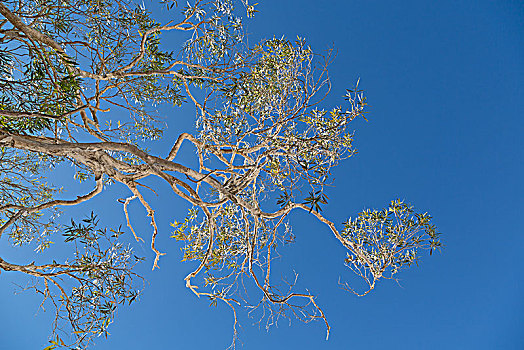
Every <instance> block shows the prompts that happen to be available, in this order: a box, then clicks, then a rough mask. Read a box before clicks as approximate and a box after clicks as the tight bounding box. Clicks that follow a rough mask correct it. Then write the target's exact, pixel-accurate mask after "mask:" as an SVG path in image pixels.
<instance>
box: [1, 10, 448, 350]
mask: <svg viewBox="0 0 524 350" xmlns="http://www.w3.org/2000/svg"><path fill="white" fill-rule="evenodd" d="M161 3H162V6H165V7H166V10H167V11H168V14H169V16H170V17H171V18H172V20H170V21H168V22H167V23H159V22H157V21H156V20H155V18H154V16H153V15H152V14H151V13H149V12H148V11H147V9H146V8H145V7H144V6H143V5H141V4H134V3H133V2H132V1H128V0H122V1H120V0H118V1H114V0H111V1H106V0H95V1H84V0H65V1H60V2H58V1H57V2H49V1H40V0H30V1H25V2H19V1H4V2H1V3H0V14H1V15H2V16H3V17H2V18H0V86H1V92H0V167H1V169H2V175H1V178H0V225H1V226H0V238H2V239H7V240H9V242H10V243H11V244H12V245H14V246H27V247H31V248H32V249H34V250H35V252H36V253H35V255H36V256H35V259H34V260H35V261H43V260H46V259H47V262H44V263H35V262H32V263H27V262H26V263H14V262H10V261H5V260H3V259H2V257H0V271H1V270H4V271H16V272H18V273H23V274H27V275H30V276H32V277H34V283H33V284H31V285H30V288H32V289H34V290H35V291H37V292H38V293H40V294H41V296H42V305H51V306H52V307H54V309H55V311H56V317H55V319H54V322H53V325H51V329H52V333H53V335H52V338H51V339H52V340H51V345H50V346H49V348H50V349H52V348H55V347H60V346H64V347H65V346H69V347H78V348H84V347H86V346H88V345H89V344H90V343H91V341H92V338H93V337H98V336H100V335H106V336H107V329H108V326H109V325H110V324H111V323H112V321H113V318H114V316H115V312H116V308H117V306H118V305H120V304H124V303H128V304H130V303H132V302H133V301H135V300H137V297H138V296H139V293H140V290H141V289H142V287H143V282H142V280H143V279H142V277H141V276H139V275H138V274H137V273H136V272H134V270H133V267H134V266H135V265H136V264H137V263H139V262H140V261H142V260H144V258H142V257H140V256H137V255H136V253H135V252H134V250H133V247H132V246H131V245H129V244H127V243H125V242H124V240H122V236H123V235H129V234H131V235H133V237H134V239H136V241H139V240H142V241H144V240H147V241H149V243H150V246H151V250H152V251H153V252H154V259H153V261H152V262H151V264H152V267H153V269H155V268H156V267H158V266H159V261H161V256H162V255H163V254H165V253H164V250H163V248H162V247H158V246H157V245H156V243H155V241H156V238H157V235H159V234H165V233H164V232H159V229H158V224H157V219H156V218H155V203H153V202H152V201H150V200H148V199H147V198H146V196H145V195H144V193H145V192H147V191H154V189H152V188H150V187H149V186H147V185H145V184H144V183H143V180H145V179H146V178H150V177H155V178H158V179H159V180H161V181H163V182H165V183H166V184H167V185H168V186H169V187H170V188H171V190H172V192H173V194H174V195H176V196H178V197H180V198H182V199H184V200H185V201H187V203H188V205H189V208H190V209H189V211H188V212H187V215H185V218H184V213H181V217H183V219H178V220H179V221H176V220H175V218H174V222H173V223H172V226H173V232H172V233H171V237H172V238H173V239H175V240H178V241H180V242H181V244H182V247H183V260H184V261H188V262H190V263H192V264H193V266H194V270H193V272H191V273H190V274H188V275H187V277H186V278H185V284H186V286H187V288H188V290H190V291H192V292H193V293H194V294H196V295H197V296H200V297H207V298H208V299H210V300H211V302H212V303H219V302H223V303H225V304H227V305H228V306H230V307H231V310H232V312H233V314H234V316H235V317H234V319H235V321H234V323H235V324H234V329H235V331H234V333H235V334H234V337H236V323H237V317H236V315H237V312H238V310H239V309H241V308H249V309H250V310H253V309H255V310H263V312H261V315H262V316H261V317H265V318H267V319H268V320H271V319H272V318H274V317H297V318H299V319H301V320H302V321H305V322H308V321H311V320H314V319H320V320H322V321H323V322H325V324H326V327H327V334H328V335H329V330H330V326H329V323H328V319H327V317H326V315H325V314H324V312H323V311H322V309H321V307H320V305H319V304H318V303H317V302H316V301H315V297H314V295H312V294H310V293H309V292H305V291H300V290H296V288H294V283H293V282H289V281H288V282H285V283H284V282H282V281H279V280H278V279H275V278H274V277H273V276H272V274H271V264H272V261H273V260H274V259H275V256H276V250H277V249H278V248H279V247H280V246H281V245H282V244H285V243H287V242H289V241H292V240H293V239H294V233H293V231H292V228H291V226H290V225H289V222H288V215H289V214H290V213H291V212H293V211H296V210H301V211H305V212H307V213H309V214H310V216H311V217H312V220H320V221H321V222H322V223H324V224H326V230H329V231H331V232H332V234H333V235H334V236H335V237H336V239H337V240H338V242H339V243H340V244H342V246H343V247H345V248H346V250H347V255H346V256H345V257H341V262H342V263H343V264H345V265H346V266H347V267H348V268H350V269H351V270H353V271H354V272H355V273H356V274H357V275H358V276H360V277H361V278H362V279H363V280H364V281H365V283H366V284H367V287H368V288H367V289H365V290H357V289H355V288H354V287H352V286H350V285H349V283H344V284H343V285H342V286H343V288H345V289H347V290H348V291H350V292H353V293H355V294H357V295H364V294H367V293H368V292H369V291H371V290H373V289H374V288H375V285H376V282H377V281H378V280H380V279H382V278H386V279H394V278H395V275H396V273H397V272H399V271H400V270H401V269H402V268H404V267H408V266H410V265H412V264H414V263H415V262H416V261H417V258H418V255H419V252H420V251H421V250H428V251H429V253H430V254H431V253H432V252H433V250H435V249H438V248H439V247H440V245H441V243H440V240H439V233H438V232H437V230H436V228H435V226H434V225H433V224H432V223H431V216H430V215H428V214H427V213H418V212H415V211H414V209H413V207H411V206H410V205H408V204H406V203H404V202H403V201H400V200H393V201H392V202H391V203H390V204H389V205H388V206H387V207H386V208H385V209H382V210H367V211H364V212H362V213H360V214H358V216H357V217H355V218H349V219H348V220H347V221H346V222H344V223H342V224H341V225H336V224H335V223H333V222H332V221H330V220H329V219H328V218H327V217H326V216H325V215H324V209H325V208H327V207H328V201H329V198H328V197H327V195H326V194H325V189H326V188H327V187H328V186H332V185H333V181H332V180H333V179H332V176H331V170H332V169H333V168H334V167H336V166H337V164H338V163H339V162H340V161H342V160H345V159H347V158H349V157H351V156H352V155H354V154H355V152H356V150H355V148H354V146H353V137H354V135H353V131H352V130H351V129H350V126H349V125H350V123H351V121H353V120H354V119H355V118H364V114H365V113H366V110H365V109H366V98H365V96H364V92H363V91H362V90H360V88H359V87H358V82H357V84H356V85H355V86H354V87H352V88H349V89H348V90H347V91H346V95H345V101H344V105H342V106H331V107H329V106H325V98H326V96H327V95H328V94H329V92H330V88H331V85H330V80H329V76H328V66H329V63H330V62H331V60H332V59H333V54H332V52H331V51H328V52H326V53H324V54H322V55H321V54H316V53H314V52H313V51H312V50H311V48H310V47H309V46H308V45H307V43H306V41H305V40H304V39H302V38H297V39H295V40H288V39H286V38H273V39H269V40H265V41H263V42H260V43H258V44H256V45H249V44H248V41H247V40H246V37H245V34H244V29H243V28H244V27H243V25H244V24H243V21H245V20H246V18H250V17H253V16H254V15H255V13H256V12H257V11H256V8H255V6H254V5H252V4H250V3H248V2H247V1H246V0H242V1H237V2H235V1H232V0H214V1H204V0H193V1H189V2H188V3H187V4H185V5H182V4H178V3H177V2H176V1H170V0H166V1H162V2H161ZM177 33H178V34H177ZM169 35H173V36H175V37H176V38H180V39H179V40H180V45H179V47H166V45H165V44H164V43H165V40H164V38H165V37H166V36H169ZM341 102H342V101H341ZM186 104H187V105H192V106H194V109H195V117H194V118H195V127H194V129H193V130H187V132H184V133H181V134H180V135H179V137H178V138H177V139H176V140H175V141H174V142H173V143H172V145H171V148H170V149H166V150H165V153H164V154H162V155H161V154H155V153H153V152H151V151H150V150H149V149H148V147H149V146H150V145H151V144H152V142H154V141H155V140H159V139H161V138H162V137H163V130H164V128H165V127H166V126H167V125H169V124H170V123H176V120H172V119H173V118H171V117H165V116H162V115H159V113H158V107H159V106H160V105H169V106H172V108H173V109H176V108H180V107H182V106H183V105H186ZM183 143H188V144H189V145H191V147H192V148H193V149H194V151H195V157H196V159H197V162H196V163H197V164H198V165H197V166H196V167H194V166H191V165H188V164H184V163H183V162H181V161H179V159H180V155H179V150H180V148H181V146H182V144H183ZM64 165H71V166H72V167H73V168H74V171H75V174H74V180H75V181H78V182H87V183H91V184H92V186H93V187H92V190H91V191H90V192H88V193H78V194H73V195H72V194H71V193H70V192H68V191H63V189H62V187H63V186H67V184H66V183H64V184H62V183H58V184H52V183H51V182H52V179H53V174H54V173H55V172H57V171H60V169H62V167H63V166H64ZM115 183H118V184H121V185H123V187H124V188H125V189H126V190H127V193H122V194H121V196H123V197H122V198H121V199H120V200H119V202H120V205H121V206H122V210H123V212H124V213H125V217H126V222H125V223H124V225H125V226H124V227H121V228H118V229H116V228H109V227H105V226H104V225H103V215H101V213H91V214H89V213H86V214H87V216H86V217H82V218H73V219H69V218H68V219H65V218H67V211H66V210H65V208H66V207H68V206H74V205H77V204H80V203H83V202H86V201H89V200H91V199H92V198H94V197H95V196H97V195H98V194H100V193H101V192H103V191H111V190H113V189H114V188H115V187H114V186H113V187H112V186H110V185H112V184H115ZM57 186H58V187H57ZM118 188H121V187H118ZM75 196H76V197H75ZM71 197H74V199H71ZM132 201H137V202H139V203H140V204H141V205H142V206H143V207H144V208H145V209H146V211H147V216H148V219H147V220H149V221H150V223H151V232H150V233H146V232H137V231H136V230H135V229H134V226H133V222H136V221H137V220H141V218H139V217H133V216H132V215H130V214H129V212H128V205H129V204H130V203H131V202H132ZM297 234H298V235H299V234H300V233H297ZM53 236H58V237H62V241H63V242H64V245H65V246H66V247H69V249H70V252H71V253H70V255H69V256H67V257H64V258H61V259H59V257H55V256H52V255H51V256H50V255H48V254H46V253H47V252H48V248H49V247H50V245H51V244H53V241H52V239H53V240H55V241H56V240H57V239H58V238H52V237H53ZM247 284H249V286H248V287H246V285H247ZM269 323H270V322H268V324H269Z"/></svg>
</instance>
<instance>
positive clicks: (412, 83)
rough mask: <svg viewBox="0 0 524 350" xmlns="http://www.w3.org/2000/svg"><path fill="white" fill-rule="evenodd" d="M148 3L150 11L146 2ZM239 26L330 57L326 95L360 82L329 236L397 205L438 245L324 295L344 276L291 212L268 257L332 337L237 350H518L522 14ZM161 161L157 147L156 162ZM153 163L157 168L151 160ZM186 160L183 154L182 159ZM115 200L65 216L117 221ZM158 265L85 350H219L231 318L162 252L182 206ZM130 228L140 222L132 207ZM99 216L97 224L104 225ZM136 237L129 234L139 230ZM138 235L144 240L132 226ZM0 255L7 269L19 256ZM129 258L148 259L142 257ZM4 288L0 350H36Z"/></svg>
mask: <svg viewBox="0 0 524 350" xmlns="http://www.w3.org/2000/svg"><path fill="white" fill-rule="evenodd" d="M146 4H147V3H146ZM257 8H258V10H259V11H260V12H259V13H258V14H257V16H256V18H255V19H254V20H252V21H250V22H249V24H248V32H250V33H251V36H250V42H251V43H255V42H257V41H259V40H260V39H262V38H267V39H269V38H271V37H273V36H277V37H281V36H282V35H285V36H287V37H289V38H295V37H296V35H299V36H301V37H305V38H306V39H307V41H308V42H309V44H310V45H311V47H312V48H313V49H314V50H315V51H322V50H325V49H327V48H328V47H329V46H330V45H334V46H335V47H336V49H337V50H338V56H337V58H336V60H335V62H334V63H333V64H332V66H331V70H330V75H331V77H332V82H333V88H332V94H331V96H330V98H329V100H328V101H327V104H331V105H340V104H342V103H343V99H342V96H343V95H344V93H345V89H346V88H348V87H351V86H352V85H353V84H354V83H355V81H356V80H357V79H358V78H360V85H361V87H362V88H363V89H365V90H366V94H367V97H368V102H369V105H370V107H369V109H368V111H369V115H368V117H369V118H368V119H369V121H368V122H365V121H355V122H354V125H353V127H354V129H355V131H356V142H355V145H356V147H357V149H358V150H359V153H358V155H357V156H356V157H354V158H351V159H349V160H348V161H346V162H344V163H342V164H341V165H340V166H339V167H338V168H337V169H336V171H335V172H334V176H335V177H336V187H335V188H332V189H329V190H328V192H327V194H328V196H329V197H330V204H329V205H328V206H327V207H326V208H325V209H324V213H325V215H326V216H328V217H329V218H330V219H332V220H333V221H335V222H337V223H342V222H343V221H344V220H345V219H347V218H348V217H349V216H354V215H356V214H357V213H358V212H359V211H361V210H363V209H365V208H369V207H371V208H382V207H384V206H386V205H387V204H388V203H389V201H390V200H392V199H395V198H401V199H405V200H406V201H408V202H410V203H412V204H413V205H415V207H416V208H417V209H419V210H421V211H428V212H429V213H431V214H432V215H433V217H434V223H435V224H436V225H437V226H438V228H439V231H440V232H442V233H443V236H442V240H443V243H444V245H445V248H444V249H443V251H442V253H441V254H433V256H431V257H430V256H423V257H422V259H421V261H420V262H419V264H418V265H419V266H418V267H414V268H412V269H410V270H407V271H405V272H402V273H401V274H400V275H399V278H400V279H401V281H400V286H399V285H397V284H396V283H394V282H391V281H383V282H381V283H380V284H379V285H378V287H377V288H376V290H375V291H374V292H373V293H371V294H369V295H367V296H366V297H362V298H359V297H356V296H354V295H352V294H349V293H347V292H345V291H343V290H341V289H340V288H338V286H337V282H338V280H339V278H342V279H345V280H351V279H352V278H353V276H352V275H351V273H350V271H348V270H347V269H346V268H344V266H343V263H342V261H343V258H344V256H345V253H344V250H343V249H342V248H341V247H340V246H339V244H338V243H337V242H336V240H335V239H334V237H332V235H331V233H330V232H329V230H327V229H326V228H325V227H323V226H322V225H321V224H320V223H318V222H316V221H315V220H314V219H313V218H311V217H308V216H307V215H305V214H303V213H296V214H295V215H293V216H292V217H291V223H292V224H293V226H294V232H295V234H296V243H295V244H294V245H292V246H289V247H287V248H285V249H284V250H282V251H281V253H282V259H281V260H280V262H279V266H280V270H281V271H282V272H283V273H287V274H291V273H292V272H293V270H294V271H296V272H297V273H298V274H299V276H300V280H299V286H300V287H303V288H308V290H309V291H310V292H311V293H313V294H315V295H317V296H318V298H317V301H318V303H320V305H322V307H323V309H324V311H325V313H326V316H327V317H328V320H329V321H330V324H331V326H332V334H331V337H330V339H329V341H325V327H324V325H323V324H322V323H321V322H314V323H310V324H307V325H304V324H301V323H300V322H298V321H292V323H291V326H290V325H289V323H288V322H286V321H285V320H282V322H280V323H279V324H278V327H273V328H271V329H270V331H269V332H266V331H265V329H263V328H262V329H259V327H258V326H256V325H255V326H252V323H253V322H254V320H251V319H248V318H246V317H245V316H242V317H241V321H242V329H241V334H240V340H241V341H242V342H243V346H242V343H239V344H238V346H239V348H242V349H249V350H250V349H268V348H274V349H362V348H366V349H369V350H372V349H373V350H374V349H385V348H388V349H523V348H524V332H523V331H522V330H523V329H524V316H522V315H523V314H524V298H523V296H524V278H523V277H522V268H523V267H524V263H523V262H522V257H523V254H522V249H523V248H524V236H523V228H522V227H523V225H522V223H521V220H522V217H523V214H524V186H523V180H524V163H523V160H524V147H523V146H524V142H523V138H522V135H523V134H524V121H523V119H522V118H523V116H524V86H523V85H524V5H523V4H522V3H521V2H519V1H480V0H476V1H423V0H418V1H396V2H393V1H372V0H366V1H349V0H345V1H338V0H337V1H325V2H320V1H311V0H302V1H297V0H286V1H282V0H280V1H276V0H266V1H260V5H258V7H257ZM166 114H168V115H167V117H170V115H172V116H173V118H176V123H174V124H175V125H174V126H173V127H172V128H171V129H169V130H168V132H167V138H166V140H165V144H161V145H157V146H155V149H158V150H159V152H164V153H165V152H167V147H168V145H169V143H170V142H172V140H173V139H174V138H175V137H176V134H177V133H178V132H180V131H182V130H184V129H185V130H188V129H189V130H190V129H191V128H192V127H193V126H192V125H193V119H192V116H193V113H192V112H189V111H187V112H180V111H179V110H174V111H172V110H167V109H166ZM156 147H158V148H156ZM164 153H162V154H164ZM187 157H188V158H189V157H190V155H187ZM114 196H115V194H114V193H113V194H108V195H104V196H102V197H100V198H98V199H97V200H96V201H94V202H93V203H92V204H90V205H88V206H83V207H80V208H77V209H75V212H76V213H78V214H81V213H85V212H88V211H90V210H91V209H95V210H98V211H99V212H100V214H101V217H102V218H103V219H105V220H107V222H118V221H119V220H123V214H122V213H121V207H120V206H118V205H117V204H116V202H115V201H114V198H115V197H114ZM155 207H156V209H157V215H158V219H159V221H162V222H163V224H162V226H161V231H162V234H163V237H162V238H161V239H160V246H161V247H162V250H163V251H165V252H167V253H168V255H166V256H165V257H163V259H162V260H161V269H160V270H157V271H155V272H154V273H149V272H147V270H148V269H149V265H148V266H144V268H143V270H144V271H146V273H147V279H148V281H149V284H148V285H147V287H146V289H145V291H144V293H143V295H142V298H141V300H140V302H138V303H136V304H134V305H133V306H132V307H129V308H124V309H121V310H120V311H119V317H118V319H117V321H116V322H115V323H114V324H113V325H112V328H111V330H110V332H111V333H112V335H111V337H110V338H109V339H108V340H102V339H100V340H98V341H97V345H96V347H95V349H100V350H102V349H104V350H105V349H143V348H151V349H188V348H191V349H221V348H222V349H223V348H225V347H227V346H228V345H229V344H230V341H231V335H232V333H231V326H232V316H231V314H230V312H229V310H228V309H227V308H225V307H223V306H219V307H217V308H214V307H209V306H208V305H209V303H208V302H207V301H206V300H198V299H197V298H196V297H195V296H194V295H193V294H192V293H190V292H189V291H188V290H187V289H186V288H185V287H184V284H183V278H184V276H185V275H186V274H187V273H188V272H189V271H191V269H192V267H193V266H192V265H190V264H184V263H180V262H179V261H180V253H179V249H178V248H179V247H178V246H177V245H176V243H175V242H174V241H173V240H170V239H168V238H167V237H168V236H169V233H170V231H171V230H170V228H169V222H171V221H173V220H175V219H177V218H182V217H183V215H184V213H185V209H184V206H183V204H182V201H180V200H176V199H173V198H172V197H169V196H165V197H163V196H161V198H159V199H158V202H157V203H156V205H155ZM132 209H133V210H134V211H135V213H136V217H137V221H140V220H139V219H138V218H139V215H140V214H144V213H143V210H141V208H139V207H138V205H137V206H136V207H134V208H132ZM104 216H105V217H104ZM137 225H138V223H137ZM141 227H143V228H144V229H148V224H147V222H146V219H145V215H144V219H143V222H142V226H141ZM0 249H2V250H3V251H4V250H5V254H4V253H2V254H3V255H4V257H5V258H6V259H7V257H16V256H18V255H19V254H21V253H19V252H17V251H11V250H7V248H6V244H5V243H2V245H0ZM137 250H138V251H139V252H141V253H143V254H144V255H148V256H149V257H152V255H151V253H150V251H149V250H148V247H147V245H144V246H139V247H138V248H137ZM16 281H19V279H17V278H16V276H14V275H13V274H7V273H5V272H4V273H2V275H1V276H0V300H1V301H0V306H1V308H2V312H1V314H2V319H3V322H2V327H1V330H0V349H38V348H43V347H44V344H45V340H46V336H47V334H48V332H49V327H48V323H46V322H48V321H49V318H50V317H51V315H50V313H49V312H47V313H43V312H41V311H40V312H39V313H38V315H37V316H34V315H35V313H36V312H37V311H38V310H37V309H38V299H37V298H36V297H34V296H33V295H32V294H30V293H25V294H20V295H16V296H14V295H13V291H14V289H15V288H14V287H13V285H12V282H16Z"/></svg>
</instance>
